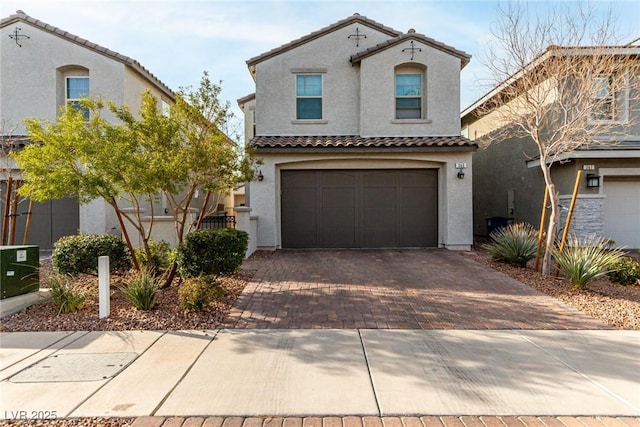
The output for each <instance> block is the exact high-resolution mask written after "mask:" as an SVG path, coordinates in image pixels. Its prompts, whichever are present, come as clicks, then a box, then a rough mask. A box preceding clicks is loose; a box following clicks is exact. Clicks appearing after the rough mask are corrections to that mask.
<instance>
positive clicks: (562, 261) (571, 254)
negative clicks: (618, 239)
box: [553, 237, 624, 289]
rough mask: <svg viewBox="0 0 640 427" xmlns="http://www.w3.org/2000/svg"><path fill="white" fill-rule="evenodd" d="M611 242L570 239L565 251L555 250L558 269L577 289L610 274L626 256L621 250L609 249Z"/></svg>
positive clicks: (596, 238)
mask: <svg viewBox="0 0 640 427" xmlns="http://www.w3.org/2000/svg"><path fill="white" fill-rule="evenodd" d="M609 243H610V242H609V240H605V239H603V238H601V237H590V238H585V239H579V238H576V237H571V238H569V242H568V244H567V246H566V247H565V248H564V250H562V251H560V250H559V249H554V250H553V257H554V259H555V260H556V263H557V264H558V268H559V269H560V270H561V271H562V272H563V273H564V274H565V275H566V276H567V277H569V279H570V280H571V284H572V285H573V286H575V287H576V288H580V289H581V288H583V287H584V286H585V285H586V284H587V283H589V282H590V281H591V280H593V279H595V278H596V277H599V276H601V275H603V274H606V273H607V272H609V271H610V270H611V269H612V268H614V266H615V264H616V263H617V262H618V261H620V259H621V258H622V257H623V256H624V252H623V251H622V249H621V248H609Z"/></svg>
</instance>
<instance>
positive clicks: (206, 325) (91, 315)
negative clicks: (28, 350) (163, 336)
mask: <svg viewBox="0 0 640 427" xmlns="http://www.w3.org/2000/svg"><path fill="white" fill-rule="evenodd" d="M50 270H51V269H50V266H49V265H48V264H44V265H43V268H42V269H41V272H40V277H41V279H40V282H41V283H42V284H44V283H46V282H47V276H48V275H49V274H50ZM252 275H253V272H252V271H242V270H241V271H240V272H239V273H237V274H234V275H232V276H228V277H222V278H220V279H219V281H220V283H221V284H222V286H223V287H224V288H225V289H226V290H227V295H226V296H225V297H224V298H222V300H220V301H217V302H214V303H212V304H211V305H210V306H209V307H208V309H206V310H203V311H201V312H187V311H185V310H183V309H182V308H181V307H180V304H179V302H178V288H179V280H178V279H176V280H174V282H173V283H172V285H171V286H169V287H168V288H165V289H161V290H159V291H158V293H157V294H156V304H155V307H154V308H153V309H151V310H148V311H141V310H137V309H136V308H135V307H133V305H132V304H131V302H130V301H129V300H128V299H127V297H126V295H125V294H124V292H123V291H122V290H121V288H122V284H123V282H125V281H126V277H122V276H112V278H111V302H110V306H111V307H110V308H111V312H110V315H109V317H107V318H105V319H99V315H98V314H99V306H98V296H97V295H98V278H97V277H95V276H89V275H81V276H80V277H78V278H77V279H76V281H75V282H74V284H75V285H76V286H77V287H78V288H80V289H81V290H82V291H83V292H84V293H85V295H86V299H85V304H84V307H83V308H82V309H81V310H79V311H76V312H73V313H68V314H59V313H58V309H57V307H56V306H55V305H54V304H53V302H52V301H45V302H42V303H39V304H34V305H32V306H31V307H28V308H26V309H25V310H22V311H20V312H18V313H15V314H13V315H10V316H7V317H5V318H3V319H1V320H0V331H2V332H19V331H20V332H24V331H122V330H184V329H214V328H216V327H218V326H219V325H220V323H221V322H222V321H223V320H224V318H225V316H226V315H227V314H228V312H229V310H231V307H233V304H234V303H235V301H236V299H237V298H238V296H239V295H240V294H241V293H242V290H243V289H244V287H245V286H246V284H247V283H248V281H249V280H250V279H251V276H252Z"/></svg>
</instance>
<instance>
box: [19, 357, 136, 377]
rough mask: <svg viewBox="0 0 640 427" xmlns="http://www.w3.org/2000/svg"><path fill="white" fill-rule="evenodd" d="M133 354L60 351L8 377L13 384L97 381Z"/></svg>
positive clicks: (112, 373)
mask: <svg viewBox="0 0 640 427" xmlns="http://www.w3.org/2000/svg"><path fill="white" fill-rule="evenodd" d="M136 357H138V355H137V354H136V353H63V354H57V355H53V356H49V357H47V358H46V359H44V360H41V361H40V362H38V363H36V364H33V365H31V366H29V367H28V368H27V369H25V370H24V371H21V372H19V373H17V374H16V375H14V376H13V377H11V379H10V381H11V382H13V383H46V382H73V381H100V380H104V379H107V378H111V377H114V376H116V375H117V374H118V373H119V372H120V371H122V370H123V369H124V368H126V367H127V365H129V364H130V363H131V362H133V361H134V360H135V358H136Z"/></svg>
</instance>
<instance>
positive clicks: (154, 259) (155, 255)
mask: <svg viewBox="0 0 640 427" xmlns="http://www.w3.org/2000/svg"><path fill="white" fill-rule="evenodd" d="M149 250H150V251H151V259H147V258H148V257H147V253H146V252H145V251H144V248H143V247H140V248H137V249H136V251H135V256H136V259H137V260H138V262H139V263H140V266H141V267H143V268H146V269H147V270H149V271H150V272H152V273H153V274H154V275H157V274H160V273H161V272H162V271H163V270H166V269H167V268H168V267H169V264H170V262H171V260H170V253H171V248H170V247H169V243H167V242H165V241H164V240H161V241H159V242H156V241H154V240H149Z"/></svg>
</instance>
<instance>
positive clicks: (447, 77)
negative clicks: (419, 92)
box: [360, 42, 460, 136]
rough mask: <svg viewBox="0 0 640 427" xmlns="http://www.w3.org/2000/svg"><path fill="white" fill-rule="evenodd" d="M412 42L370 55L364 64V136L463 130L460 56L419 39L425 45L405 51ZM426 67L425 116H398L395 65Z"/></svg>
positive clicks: (362, 87) (361, 99)
mask: <svg viewBox="0 0 640 427" xmlns="http://www.w3.org/2000/svg"><path fill="white" fill-rule="evenodd" d="M408 43H409V42H405V43H403V44H400V45H398V46H394V47H391V48H388V49H386V50H383V51H381V52H379V53H377V54H375V55H372V56H369V57H366V58H364V59H363V60H362V62H361V65H360V85H361V87H360V111H361V118H360V119H361V131H360V132H361V135H362V136H427V135H428V136H434V135H459V134H460V59H459V58H457V57H455V56H452V55H450V54H448V53H445V52H443V51H441V50H438V49H434V48H432V47H429V46H427V45H425V44H423V43H419V42H415V47H416V48H419V49H421V51H420V52H415V53H414V59H413V61H411V60H410V58H411V56H410V53H409V52H402V49H403V47H405V46H407V45H408ZM400 65H421V66H423V67H424V68H425V71H424V73H423V75H424V76H425V79H424V83H423V86H424V94H423V98H424V99H423V118H422V119H421V120H395V68H396V67H397V66H400Z"/></svg>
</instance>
